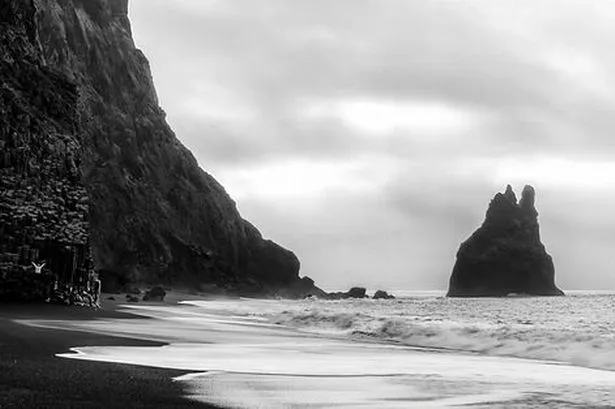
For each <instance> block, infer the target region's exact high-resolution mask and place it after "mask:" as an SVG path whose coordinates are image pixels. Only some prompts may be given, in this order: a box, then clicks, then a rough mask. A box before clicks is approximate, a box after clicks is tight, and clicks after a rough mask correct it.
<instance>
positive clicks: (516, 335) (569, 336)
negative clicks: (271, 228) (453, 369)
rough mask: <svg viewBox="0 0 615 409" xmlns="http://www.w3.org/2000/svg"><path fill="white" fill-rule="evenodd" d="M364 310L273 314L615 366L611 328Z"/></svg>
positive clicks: (347, 330) (443, 345)
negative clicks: (461, 319) (470, 320)
mask: <svg viewBox="0 0 615 409" xmlns="http://www.w3.org/2000/svg"><path fill="white" fill-rule="evenodd" d="M365 310H366V309H364V310H363V311H361V312H352V311H336V309H335V308H328V309H326V308H324V309H323V308H318V307H314V308H304V309H297V310H290V311H289V310H287V311H284V312H282V313H280V314H277V315H275V316H274V317H273V318H274V321H275V322H276V323H278V324H283V325H290V326H294V327H298V328H302V329H304V330H309V331H317V332H326V333H331V332H336V333H338V334H343V335H347V336H350V337H355V338H365V337H368V338H372V339H378V340H383V341H389V342H395V343H401V344H404V345H408V346H418V347H428V348H438V349H445V350H454V351H464V352H470V353H480V354H486V355H493V356H513V357H519V358H529V359H539V360H547V361H556V362H563V363H569V364H573V365H577V366H585V367H590V368H596V369H606V370H615V339H614V336H613V334H611V333H610V330H607V331H595V330H587V328H579V327H571V328H567V327H565V326H560V327H547V328H545V327H542V326H539V325H538V326H537V325H535V323H534V322H532V321H531V320H528V319H521V318H518V319H515V320H513V322H510V323H504V322H498V321H496V322H474V323H463V322H454V321H450V320H445V319H441V318H438V317H430V316H413V315H405V316H404V315H403V314H402V315H398V316H382V315H378V314H372V313H369V312H366V311H365ZM603 329H604V328H603Z"/></svg>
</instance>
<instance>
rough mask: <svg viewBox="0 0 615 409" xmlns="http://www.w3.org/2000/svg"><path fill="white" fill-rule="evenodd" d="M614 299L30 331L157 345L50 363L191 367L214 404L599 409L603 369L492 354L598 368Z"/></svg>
mask: <svg viewBox="0 0 615 409" xmlns="http://www.w3.org/2000/svg"><path fill="white" fill-rule="evenodd" d="M614 303H615V298H614V297H612V296H607V295H601V296H596V295H594V296H584V295H583V296H573V297H566V298H547V299H543V298H515V299H480V300H470V299H446V298H443V297H433V296H429V297H420V298H405V299H401V300H390V301H375V300H348V301H318V300H305V301H280V300H269V301H267V300H241V301H237V300H226V301H224V300H218V301H202V302H189V303H186V304H191V305H188V306H165V305H160V306H144V305H137V306H131V307H130V309H131V310H133V311H136V312H138V313H139V314H142V315H145V316H148V317H150V318H152V319H149V320H130V319H128V320H122V319H114V320H95V321H84V322H79V321H28V322H27V323H28V324H29V325H37V326H43V327H53V328H66V329H79V330H86V331H95V332H101V333H105V334H109V335H119V336H130V337H139V338H147V339H155V340H159V341H162V342H166V343H168V345H166V346H163V347H86V348H75V349H74V350H73V353H69V354H61V355H60V356H62V357H66V358H72V359H84V360H96V361H109V362H120V363H131V364H136V365H147V366H158V367H163V368H175V369H183V370H189V371H197V372H200V373H197V374H190V375H188V376H184V377H180V378H178V381H181V382H183V383H184V384H185V385H186V386H187V388H188V390H189V392H190V393H191V395H192V396H193V398H194V399H198V400H201V401H204V402H208V403H214V404H218V405H221V406H222V407H229V408H267V409H278V408H279V409H290V408H293V409H295V408H309V409H314V408H330V407H336V408H374V409H376V408H378V409H383V408H387V409H394V408H428V407H438V408H443V407H458V406H460V405H461V406H463V405H471V406H473V407H488V408H508V407H519V408H533V407H538V406H541V405H553V404H556V405H557V406H556V407H558V408H573V407H587V406H591V407H605V408H606V407H611V406H609V405H611V403H612V399H611V398H610V396H612V395H613V394H614V393H615V386H614V385H615V372H613V371H604V370H596V369H588V368H583V367H581V366H574V365H566V364H555V363H553V362H541V361H534V360H527V359H519V358H503V357H498V356H488V355H517V356H519V357H533V358H541V359H548V360H558V361H563V362H573V363H577V364H581V365H582V366H595V367H601V368H603V367H607V366H609V365H610V364H609V363H612V362H613V359H612V351H613V348H612V345H613V344H612V335H611V333H610V328H611V327H612V325H611V324H612V317H613V311H615V309H613V307H614V306H615V305H614ZM195 306H196V307H197V308H195ZM281 324H282V325H281ZM293 327H294V328H293ZM348 337H350V338H355V339H356V338H359V339H360V340H361V341H366V340H370V341H372V340H377V341H378V342H354V341H351V340H349V339H346V338H348ZM403 344H409V345H423V346H429V347H438V348H446V349H455V350H461V351H473V352H478V354H468V353H466V352H463V353H458V352H453V353H451V352H446V351H433V350H426V349H422V348H410V347H408V346H406V345H403ZM575 361H578V362H575ZM607 364H608V365H607ZM205 371H206V372H205Z"/></svg>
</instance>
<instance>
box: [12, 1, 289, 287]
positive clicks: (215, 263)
mask: <svg viewBox="0 0 615 409" xmlns="http://www.w3.org/2000/svg"><path fill="white" fill-rule="evenodd" d="M9 4H11V5H12V6H14V7H13V8H14V9H15V10H17V11H18V12H19V13H22V14H23V20H24V22H25V23H24V24H26V25H27V33H26V34H27V36H28V38H29V41H30V43H31V53H34V54H36V58H38V59H39V60H40V62H41V65H44V67H42V68H41V70H44V71H45V72H53V73H54V74H53V75H55V76H57V77H58V78H63V80H62V85H61V87H60V86H59V87H60V88H62V87H65V88H67V89H70V92H66V93H62V92H59V93H58V95H64V94H67V95H68V96H70V98H72V100H71V101H70V103H69V104H66V106H72V107H73V108H74V107H75V105H76V112H72V113H71V115H70V116H71V118H73V119H74V122H75V123H74V124H69V125H70V126H73V127H75V128H78V129H79V137H80V140H81V142H82V144H81V145H80V146H82V147H83V149H82V155H80V156H79V163H76V162H75V165H76V166H77V167H78V168H79V169H80V172H82V175H81V176H82V177H81V179H82V180H83V186H85V189H86V190H87V196H88V197H89V213H90V216H91V217H90V224H91V226H90V227H91V229H90V231H91V236H90V242H91V248H92V256H93V259H94V263H95V266H96V268H97V269H98V270H100V271H101V273H102V274H103V282H111V281H119V282H120V284H121V283H122V282H130V281H150V282H163V283H174V282H182V283H187V284H190V283H193V284H198V283H203V282H209V283H218V284H221V285H224V286H227V287H234V286H235V287H240V286H241V285H242V284H243V283H244V282H249V283H251V285H252V287H259V288H262V289H275V288H279V287H282V286H286V285H289V284H291V283H294V282H296V281H298V280H299V275H298V273H299V260H298V259H297V257H296V256H295V255H294V254H293V253H292V252H291V251H289V250H286V249H284V248H282V247H280V246H279V245H277V244H275V243H273V242H271V241H269V240H264V239H263V238H262V236H261V234H260V233H259V231H258V230H257V229H256V228H255V227H254V226H252V225H251V224H249V223H248V222H246V221H245V220H243V219H242V217H241V216H240V214H239V212H238V211H237V208H236V206H235V203H234V202H233V200H232V199H231V198H230V197H229V196H228V194H227V193H226V191H225V190H224V188H223V187H222V186H221V185H220V184H219V183H218V182H217V181H216V180H214V179H213V178H212V177H211V176H210V175H208V174H207V173H205V172H204V171H202V170H201V169H200V168H199V166H198V165H197V162H196V160H195V159H194V157H193V156H192V154H191V153H190V152H189V151H188V150H187V149H186V148H185V147H184V146H183V145H182V144H181V143H180V142H179V141H178V140H177V138H176V137H175V135H174V133H173V131H172V130H171V129H170V127H169V126H168V124H167V123H166V121H165V113H164V112H163V111H162V109H161V108H160V107H159V106H158V100H157V96H156V92H155V89H154V85H153V82H152V78H151V74H150V69H149V65H148V62H147V60H146V58H145V57H144V55H143V54H142V53H141V51H139V50H138V49H136V47H135V45H134V42H133V40H132V35H131V28H130V22H129V20H128V15H127V13H128V1H127V0H29V1H21V2H19V1H16V0H0V7H3V8H5V7H8V5H9ZM32 5H34V6H35V9H32V7H31V6H32ZM3 15H4V14H3ZM20 15H21V14H20ZM50 75H51V74H50ZM62 89H63V88H62ZM67 98H68V97H67ZM70 104H72V105H70ZM61 105H62V106H64V104H61ZM66 133H67V132H62V134H66ZM77 148H78V147H75V149H77ZM82 210H83V209H82Z"/></svg>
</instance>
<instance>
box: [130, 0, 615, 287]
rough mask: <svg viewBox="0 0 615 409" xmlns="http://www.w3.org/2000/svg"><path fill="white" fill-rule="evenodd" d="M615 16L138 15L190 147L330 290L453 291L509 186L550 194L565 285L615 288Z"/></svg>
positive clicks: (460, 10)
mask: <svg viewBox="0 0 615 409" xmlns="http://www.w3.org/2000/svg"><path fill="white" fill-rule="evenodd" d="M614 18H615V5H613V4H610V3H608V2H599V1H589V2H587V1H577V0H574V1H573V0H557V1H556V0H537V1H534V2H531V3H527V2H526V3H524V4H518V3H508V2H503V1H492V0H468V1H463V2H462V1H457V0H438V1H428V2H421V1H406V0H387V1H381V0H336V1H334V2H331V1H325V0H309V1H307V0H306V1H287V0H262V1H258V2H254V1H250V0H225V1H217V0H207V1H203V0H181V1H174V2H169V1H166V0H132V3H131V19H132V21H133V29H134V33H135V37H136V40H137V44H138V45H139V46H140V47H142V48H143V49H144V51H145V53H146V55H148V57H149V58H150V60H151V63H152V69H153V74H154V79H155V82H156V84H157V87H158V92H159V95H160V100H161V104H162V106H163V108H164V109H165V110H166V111H167V112H168V119H169V121H170V123H171V125H172V126H173V128H174V129H175V130H176V132H177V134H178V136H179V138H180V139H181V140H182V141H183V142H184V143H185V144H186V145H187V146H188V147H189V148H191V149H192V150H193V152H194V154H195V156H196V157H197V159H198V160H199V163H200V164H201V165H202V166H203V167H204V168H205V169H206V170H208V171H210V172H212V173H213V174H214V175H215V176H216V177H217V178H219V179H220V181H221V182H222V183H223V184H224V185H225V186H226V187H227V188H228V190H229V191H230V192H231V194H233V196H234V197H236V198H237V200H238V202H239V207H240V209H241V210H242V212H243V214H244V216H245V217H247V218H248V219H250V220H252V221H254V222H255V223H256V224H257V225H258V226H259V227H260V228H261V229H262V230H263V231H264V232H265V234H266V235H269V236H271V237H273V238H274V239H276V240H278V241H280V242H282V243H283V244H285V245H287V246H288V247H290V248H292V249H294V250H296V251H297V253H298V254H299V256H300V258H301V259H302V263H303V271H304V272H306V273H308V274H310V275H312V276H314V278H316V279H317V281H319V282H321V283H323V284H324V285H325V286H344V285H346V284H348V285H350V284H353V283H355V281H356V282H361V283H363V284H365V285H376V284H382V285H385V284H386V285H389V286H405V287H408V288H445V287H446V283H447V277H448V274H449V271H450V268H451V267H452V263H453V262H454V254H455V252H456V249H457V246H458V244H459V243H460V242H461V241H462V240H464V239H465V238H466V237H467V236H468V235H469V234H470V233H471V232H472V230H473V229H474V228H475V227H476V226H477V225H478V224H479V223H480V222H481V221H482V217H483V216H484V211H485V209H486V206H487V203H488V201H489V199H490V198H491V197H492V196H493V195H494V194H495V192H497V191H498V190H501V189H503V187H504V185H505V184H506V183H509V182H510V183H513V184H515V185H516V186H517V187H518V188H521V187H522V185H523V184H525V183H533V184H535V185H536V187H537V189H538V193H539V203H538V205H539V210H540V212H541V220H542V225H543V230H544V234H543V237H544V238H545V241H546V244H547V247H548V248H549V249H550V250H551V251H552V252H553V255H554V257H555V258H556V264H557V265H558V276H559V277H561V279H562V281H563V282H564V283H565V284H566V285H567V286H571V287H581V286H591V283H592V282H595V283H597V284H599V285H600V286H610V288H615V278H614V279H612V280H610V279H608V278H607V276H608V274H609V268H610V267H609V265H608V262H607V261H606V259H605V258H604V257H602V256H601V255H600V254H602V253H600V251H602V250H603V249H604V251H607V250H606V249H608V248H609V246H612V245H613V244H615V243H613V242H612V241H613V240H612V239H611V237H615V225H612V224H611V223H605V222H604V221H605V220H607V219H608V217H609V214H610V212H609V210H608V208H607V207H605V206H604V205H602V203H613V202H615V200H613V197H615V194H613V193H610V192H611V191H613V188H614V187H615V186H613V184H614V183H615V181H614V180H613V177H611V174H612V173H613V170H615V169H614V167H615V142H614V141H615V139H613V138H612V135H611V133H612V130H613V129H615V116H613V115H612V112H613V110H614V109H615V97H613V96H612V92H611V89H612V88H613V87H614V86H615V74H613V73H615V54H613V53H612V50H613V49H615V28H614V27H613V25H612V21H613V19H614ZM575 195H582V197H583V200H581V201H575V200H572V199H571V198H572V197H574V196H575ZM613 204H615V203H613ZM590 243H593V247H592V246H591V245H590ZM592 248H593V249H598V250H591V249H592ZM588 255H589V256H588ZM557 260H561V261H563V262H560V263H557ZM580 270H583V271H584V274H586V277H591V278H593V279H594V281H591V280H585V279H584V280H580V279H578V278H575V277H577V276H578V274H579V271H580ZM586 270H587V271H586Z"/></svg>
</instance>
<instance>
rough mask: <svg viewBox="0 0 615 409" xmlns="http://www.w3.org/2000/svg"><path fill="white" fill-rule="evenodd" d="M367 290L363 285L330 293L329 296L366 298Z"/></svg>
mask: <svg viewBox="0 0 615 409" xmlns="http://www.w3.org/2000/svg"><path fill="white" fill-rule="evenodd" d="M366 293H367V290H366V289H365V288H363V287H352V288H351V289H350V290H348V291H346V292H336V293H329V294H328V295H327V298H328V299H330V300H345V299H348V298H365V297H366Z"/></svg>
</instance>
